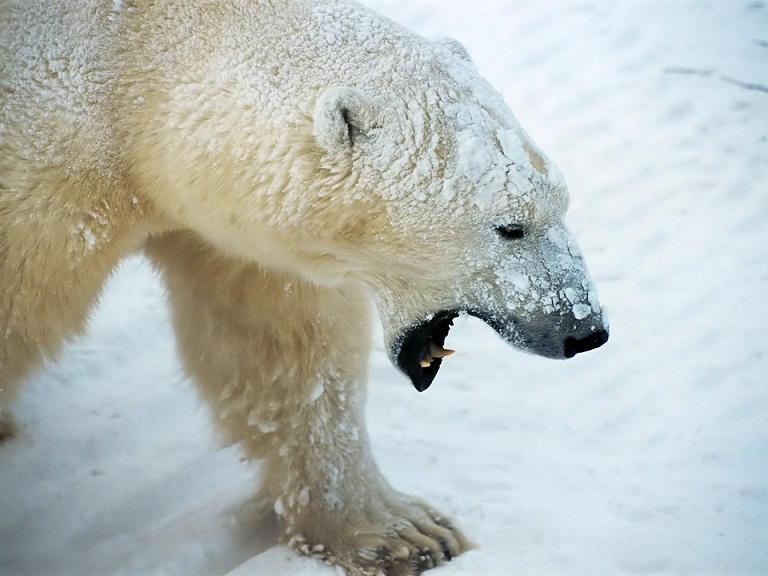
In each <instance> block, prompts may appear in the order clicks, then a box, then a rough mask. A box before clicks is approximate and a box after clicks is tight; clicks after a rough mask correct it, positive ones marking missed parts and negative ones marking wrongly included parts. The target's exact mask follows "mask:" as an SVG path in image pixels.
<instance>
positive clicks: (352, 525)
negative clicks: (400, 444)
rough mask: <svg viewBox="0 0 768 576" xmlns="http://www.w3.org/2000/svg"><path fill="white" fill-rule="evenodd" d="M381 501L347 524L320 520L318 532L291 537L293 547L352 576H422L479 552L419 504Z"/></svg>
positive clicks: (398, 498)
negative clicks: (467, 554)
mask: <svg viewBox="0 0 768 576" xmlns="http://www.w3.org/2000/svg"><path fill="white" fill-rule="evenodd" d="M375 500H376V501H374V502H369V503H368V506H365V507H364V508H360V509H357V510H354V511H349V512H348V513H347V516H346V518H345V519H344V521H343V522H338V521H337V520H338V519H333V520H330V521H327V522H326V521H324V520H320V519H318V518H315V519H314V520H313V522H312V525H313V526H314V527H315V530H311V529H310V530H306V528H308V526H306V524H305V530H303V531H302V533H294V534H292V535H290V536H289V545H290V546H291V548H293V549H294V550H296V551H297V552H299V553H301V554H304V555H307V556H313V557H316V558H319V559H321V560H323V561H324V562H326V563H328V564H333V565H336V566H339V567H341V568H343V569H344V570H345V571H346V573H347V575H348V576H417V575H419V574H421V573H422V572H424V571H425V570H428V569H430V568H434V567H436V566H439V565H440V564H444V563H445V562H448V561H450V560H451V559H452V558H454V557H456V556H458V555H459V554H461V553H462V552H465V551H466V550H468V549H469V548H471V547H472V546H473V545H472V544H471V543H470V542H469V541H468V540H467V539H466V538H465V537H464V535H463V534H462V533H461V531H460V530H459V529H458V528H456V527H455V526H454V525H453V523H452V522H451V521H450V520H449V519H448V518H447V517H446V516H444V515H443V514H441V513H439V512H437V511H436V510H434V509H432V508H431V507H430V506H428V505H427V504H425V503H424V502H422V501H420V500H418V499H416V498H412V497H409V496H406V495H404V494H400V493H397V492H394V491H392V490H388V491H387V493H386V494H379V495H378V498H376V499H375ZM318 520H319V521H318ZM310 533H312V536H309V534H310Z"/></svg>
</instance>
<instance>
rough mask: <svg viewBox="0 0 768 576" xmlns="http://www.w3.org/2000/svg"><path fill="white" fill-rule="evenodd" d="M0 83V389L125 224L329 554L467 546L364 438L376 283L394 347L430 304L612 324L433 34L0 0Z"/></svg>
mask: <svg viewBox="0 0 768 576" xmlns="http://www.w3.org/2000/svg"><path fill="white" fill-rule="evenodd" d="M0 102H1V103H2V109H1V112H0V407H2V412H1V413H0V414H2V415H5V414H7V410H8V405H9V404H10V403H11V401H12V400H13V397H14V393H15V392H16V391H17V389H18V387H19V385H20V383H21V382H22V381H23V380H24V379H25V377H27V376H28V375H29V374H30V372H31V371H32V370H33V369H34V367H35V366H37V365H39V364H40V362H41V361H42V360H43V358H45V357H51V356H54V355H55V354H56V352H57V350H58V349H59V347H60V345H61V343H62V341H63V340H65V339H67V338H68V337H71V336H72V335H73V334H76V333H77V332H78V331H80V330H82V328H83V325H84V322H85V319H86V317H87V314H88V311H89V309H90V308H91V306H92V305H93V302H94V300H95V298H96V297H97V295H98V293H99V291H100V289H101V287H102V284H103V282H104V280H105V278H106V277H107V276H108V275H109V274H110V271H111V270H112V269H113V268H114V266H115V264H116V263H117V262H118V261H119V260H120V259H121V258H122V257H123V256H125V255H126V254H128V253H130V252H133V251H136V250H146V252H147V254H148V255H149V256H150V257H151V258H152V259H153V261H154V262H155V264H156V265H157V267H158V268H159V269H160V270H162V272H163V274H164V278H165V280H166V282H167V286H168V291H169V295H170V301H171V304H172V307H173V312H174V323H175V328H176V332H177V337H178V341H179V347H180V350H181V354H182V357H183V359H184V362H185V365H186V369H187V370H188V372H189V374H190V375H191V376H192V377H193V379H194V380H195V382H196V383H197V384H198V386H199V388H200V391H201V394H202V396H203V397H204V398H205V399H206V400H207V402H208V403H209V404H210V406H211V409H212V413H213V415H214V417H215V418H216V420H217V422H219V423H220V425H221V428H222V430H223V431H224V432H225V433H226V434H227V435H228V437H229V438H230V439H231V440H233V441H237V442H240V443H241V444H242V446H243V447H244V450H245V451H246V453H247V455H248V457H250V458H264V459H266V469H267V473H266V475H265V480H264V494H265V495H266V496H267V497H269V498H270V499H271V501H273V502H274V506H275V510H276V512H277V514H278V515H279V516H280V517H281V519H282V526H283V531H284V537H285V539H286V541H288V542H290V543H291V544H292V545H293V546H294V547H295V548H296V549H297V550H299V551H300V552H303V553H306V554H313V555H317V556H320V557H322V558H325V559H327V560H328V561H331V562H333V563H335V564H337V565H339V566H342V567H344V568H345V569H346V570H347V571H348V572H349V573H350V574H377V573H380V572H383V573H386V574H399V575H404V574H418V573H420V572H421V571H423V570H424V569H426V568H429V567H431V566H433V565H436V564H439V563H441V562H443V561H446V560H449V559H450V558H451V557H452V556H455V555H457V554H460V553H461V552H462V551H464V550H466V549H467V547H468V541H467V540H466V539H465V538H464V536H462V534H461V533H460V532H459V531H458V530H457V529H456V528H455V527H454V526H453V525H452V523H451V522H450V521H449V520H448V519H447V518H445V517H444V516H442V515H441V514H439V513H438V512H436V511H434V510H432V509H431V508H430V507H428V506H427V505H426V504H424V503H422V502H420V501H418V500H416V499H413V498H411V497H408V496H405V495H403V494H399V493H397V492H395V491H394V490H393V489H392V488H391V487H390V486H389V485H388V484H387V482H386V480H385V479H384V478H383V477H382V476H381V474H380V472H379V471H378V469H377V468H376V465H375V463H374V461H373V458H372V456H371V453H370V448H369V445H368V440H367V437H366V431H365V426H364V422H363V414H364V410H363V405H364V401H365V381H366V370H367V358H368V353H369V349H370V335H369V332H370V321H371V312H372V306H371V304H370V302H371V299H372V300H373V301H374V302H375V304H376V306H377V308H378V312H379V316H380V318H381V320H382V323H383V326H384V333H385V337H386V339H387V346H388V349H389V350H390V353H391V354H392V357H393V361H395V362H396V363H398V365H399V366H400V367H401V368H403V369H404V370H405V371H406V372H408V370H409V366H410V365H408V366H406V363H407V362H408V360H407V359H408V358H410V357H409V356H408V355H407V354H406V355H401V352H402V351H403V350H404V349H405V348H406V347H408V346H411V342H412V340H409V338H410V335H412V334H415V333H418V329H420V328H423V327H424V326H428V325H430V324H429V323H430V322H432V321H433V319H434V318H437V316H436V315H437V314H442V313H444V312H445V311H466V312H469V313H472V314H476V315H478V316H480V317H481V318H483V319H484V320H486V321H488V322H489V323H490V324H491V325H492V326H493V327H494V328H496V329H497V330H498V331H499V333H500V334H501V335H502V336H503V337H504V338H506V339H507V340H508V341H510V342H511V343H512V344H515V345H517V346H519V347H521V348H523V349H528V350H530V351H532V352H536V353H539V354H543V355H546V356H552V357H562V356H564V355H569V354H568V353H567V347H566V352H565V353H564V352H563V342H564V341H565V340H567V339H570V340H571V341H573V342H583V341H588V342H589V343H590V344H589V345H588V346H586V345H579V346H581V349H588V348H589V347H594V346H596V345H599V344H601V343H602V341H604V339H605V338H606V337H607V332H606V331H605V327H604V321H603V318H602V311H601V308H600V305H599V303H598V301H597V298H596V296H595V292H594V289H593V288H592V285H591V282H590V281H589V277H588V274H587V272H586V268H585V266H584V263H583V260H582V258H581V256H580V254H579V252H578V248H577V247H576V245H575V243H574V241H573V240H572V238H571V236H570V235H569V233H568V232H567V230H566V229H565V227H564V225H563V216H564V213H565V210H566V206H567V194H566V189H565V186H564V184H563V183H562V181H561V179H560V177H559V175H558V173H557V170H556V169H555V168H554V167H553V166H552V165H551V164H550V163H549V161H548V160H547V159H546V158H545V156H544V155H543V154H542V153H541V152H540V151H539V150H538V149H537V148H536V146H535V145H534V144H533V143H532V141H531V140H530V139H529V138H528V136H527V135H526V134H525V132H524V131H523V130H522V129H521V128H520V126H519V125H518V123H517V121H516V120H515V118H514V116H513V115H512V113H511V112H510V111H509V110H508V108H507V107H506V106H505V105H504V103H503V102H502V100H501V98H500V97H499V95H498V94H496V93H495V92H494V91H493V90H492V89H491V88H490V87H489V86H488V85H487V84H486V83H485V82H484V81H483V80H482V79H481V78H480V77H479V76H478V75H477V72H476V71H475V69H474V67H473V66H472V63H471V61H470V60H469V57H468V55H467V54H466V51H465V50H464V49H463V47H461V45H459V44H458V43H457V42H455V41H452V40H446V41H441V42H437V43H431V42H427V41H425V40H423V39H421V38H419V37H417V36H415V35H413V34H411V33H409V32H408V31H406V30H404V29H402V28H400V27H398V26H396V25H394V24H392V23H391V22H389V21H387V20H385V19H384V18H382V17H380V16H378V15H376V14H374V13H372V12H370V11H368V10H366V9H364V8H362V7H360V6H358V5H356V4H354V3H351V2H343V1H340V2H335V1H320V2H311V1H308V0H293V1H284V2H269V1H256V0H227V1H212V0H200V1H191V0H160V1H157V2H149V1H143V0H131V1H121V2H115V1H112V0H86V1H83V2H65V1H63V0H0ZM413 342H415V340H414V341H413ZM417 344H418V343H417ZM417 344H413V345H414V346H417ZM438 344H441V342H438ZM581 349H579V350H577V351H581ZM425 350H427V348H425ZM417 352H418V350H417ZM414 360H415V362H416V364H415V365H414V366H415V367H411V368H413V371H412V372H409V375H410V376H411V378H412V379H413V380H414V384H416V385H417V387H419V388H420V389H422V388H423V387H425V386H426V385H429V382H431V378H432V377H434V372H436V367H439V363H440V360H439V359H432V358H430V357H426V359H425V357H424V356H423V355H422V356H421V359H420V360H419V357H418V356H414ZM419 362H422V363H424V362H426V364H427V365H430V362H432V364H431V365H432V366H433V367H435V368H434V370H433V372H432V373H431V374H430V376H429V379H428V381H426V380H425V381H422V380H420V378H421V376H420V375H419V374H420V372H419V370H421V368H420V367H419ZM423 365H424V364H422V366H423ZM3 418H6V416H3ZM3 421H4V422H7V421H9V420H3ZM8 429H9V426H8V425H6V424H0V433H7V431H8Z"/></svg>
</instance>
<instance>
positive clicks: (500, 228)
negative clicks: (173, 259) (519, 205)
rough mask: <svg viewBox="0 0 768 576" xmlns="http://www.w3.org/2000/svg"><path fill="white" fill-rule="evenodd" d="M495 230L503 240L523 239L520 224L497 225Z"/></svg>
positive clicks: (523, 229)
mask: <svg viewBox="0 0 768 576" xmlns="http://www.w3.org/2000/svg"><path fill="white" fill-rule="evenodd" d="M495 230H496V233H497V234H498V235H499V236H501V237H502V238H504V240H520V239H521V238H524V237H525V227H524V226H523V225H522V224H499V225H497V226H496V228H495Z"/></svg>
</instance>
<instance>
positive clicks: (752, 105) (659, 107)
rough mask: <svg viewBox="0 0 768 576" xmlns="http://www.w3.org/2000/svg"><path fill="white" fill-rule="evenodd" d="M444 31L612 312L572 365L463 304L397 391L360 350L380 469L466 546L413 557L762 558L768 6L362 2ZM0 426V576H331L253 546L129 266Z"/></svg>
mask: <svg viewBox="0 0 768 576" xmlns="http://www.w3.org/2000/svg"><path fill="white" fill-rule="evenodd" d="M368 4H370V5H371V6H372V7H374V8H375V9H377V10H379V11H381V12H383V13H385V14H387V15H389V16H391V17H393V18H394V19H396V20H398V21H399V22H401V23H403V24H405V25H407V26H408V27H410V28H412V29H414V30H416V31H418V32H419V33H421V34H423V35H425V36H427V37H432V38H437V37H441V36H445V35H450V36H454V37H456V38H458V39H460V40H461V41H462V42H464V44H465V45H466V46H467V47H468V48H469V50H470V52H471V53H472V55H473V57H474V59H475V62H476V64H477V65H478V67H479V68H480V70H481V71H482V73H483V74H484V75H486V76H487V77H488V78H489V79H490V80H491V81H492V83H493V84H494V85H495V86H496V87H497V88H498V89H499V90H500V91H501V92H502V93H503V94H504V96H505V98H506V100H507V102H508V103H509V104H510V105H511V107H512V109H513V110H514V111H515V112H516V114H517V116H518V118H519V119H520V121H521V123H522V124H523V126H524V127H525V128H526V129H527V130H528V132H529V133H530V134H531V135H532V136H533V137H534V139H535V140H536V141H537V142H538V144H539V145H540V146H541V147H542V148H543V149H544V150H545V151H546V152H547V153H548V154H549V156H550V157H551V158H552V159H553V160H554V161H555V162H556V163H557V164H558V165H559V167H560V168H561V170H562V171H563V172H564V173H565V175H566V179H567V180H568V182H569V184H570V187H571V193H572V207H571V211H570V215H569V224H570V226H571V228H572V230H573V231H574V232H575V234H576V236H577V237H578V239H579V240H580V243H581V246H582V249H583V251H584V252H585V254H586V256H587V259H588V261H589V263H590V268H591V270H592V272H593V276H594V279H595V281H596V284H597V286H598V290H599V291H600V295H601V299H602V301H603V303H604V304H605V305H606V306H607V308H608V310H609V312H610V317H611V324H612V334H611V341H610V342H609V344H608V345H607V346H606V347H604V348H602V349H600V350H598V351H595V352H592V353H590V354H586V355H584V356H581V357H577V358H575V359H574V360H572V361H568V362H554V361H548V360H544V359H540V358H535V357H529V356H526V355H523V354H521V353H519V352H516V351H514V350H512V349H510V348H507V347H506V346H505V345H504V344H502V343H501V342H499V341H498V339H497V338H496V336H495V335H494V334H493V333H492V332H491V331H490V329H488V328H486V327H485V326H483V325H482V324H480V323H479V322H476V321H472V320H465V321H462V322H460V324H459V325H458V326H457V327H456V328H455V329H454V331H453V332H452V333H451V336H450V338H449V345H450V347H451V348H456V349H458V350H459V353H457V354H456V355H455V356H454V357H451V358H450V359H449V360H447V361H446V363H445V364H444V368H443V371H442V372H441V374H440V376H439V377H438V379H437V381H436V382H435V384H434V385H433V386H432V388H430V389H429V391H427V392H426V393H424V394H417V393H416V392H414V391H413V390H412V389H411V388H410V384H409V383H408V382H407V381H406V380H405V379H404V378H403V377H402V376H400V375H399V374H398V373H397V372H396V371H395V370H394V369H393V368H392V367H391V366H390V365H389V363H388V361H387V359H386V358H385V356H384V353H383V350H382V349H381V348H379V349H378V350H377V352H376V354H375V356H374V361H373V365H372V373H371V377H372V384H371V394H370V405H369V413H370V416H369V419H370V430H371V435H372V438H373V442H374V445H375V450H376V453H377V455H378V458H379V461H380V464H381V466H382V468H383V469H384V471H385V473H386V474H387V476H388V477H389V478H390V480H391V481H392V482H393V483H394V484H395V485H396V486H397V487H398V488H400V489H402V490H406V491H410V492H413V493H417V494H420V495H422V496H424V497H427V498H428V499H429V500H431V501H432V502H433V503H434V504H435V505H436V506H439V507H441V508H443V509H444V510H446V511H447V512H450V513H452V514H453V515H454V516H455V517H456V519H457V520H458V521H459V522H460V524H461V525H462V526H463V527H464V528H465V530H466V532H467V533H468V534H469V535H470V536H471V537H472V538H473V539H474V540H475V541H476V542H477V543H478V544H479V545H480V546H479V548H477V549H476V550H474V551H472V552H470V553H468V554H466V555H464V556H462V557H460V558H458V559H457V560H455V561H454V562H452V563H451V564H449V565H447V566H445V567H443V568H440V569H437V570H435V571H434V572H433V573H434V574H435V576H438V575H441V574H442V575H443V576H449V575H451V574H454V575H458V574H462V575H466V574H471V575H473V576H474V575H488V576H507V575H510V574H562V575H582V574H583V575H594V574H611V575H625V574H626V575H636V574H667V575H698V574H713V575H718V574H723V575H725V574H728V575H733V574H736V575H738V574H755V575H757V574H766V573H768V353H767V352H766V342H767V341H768V297H767V296H766V295H767V294H768V88H767V87H768V3H766V2H762V1H750V0H675V1H672V0H643V1H642V2H641V1H639V0H631V1H626V2H620V1H619V0H610V1H609V0H603V1H600V2H597V1H587V0H581V1H571V2H569V1H566V0H558V1H554V0H553V1H548V2H538V1H536V0H506V1H501V0H497V1H495V2H491V1H488V2H470V1H468V0H467V1H464V2H458V1H456V2H438V1H437V0H369V1H368ZM16 412H17V417H18V419H19V420H20V421H21V422H22V423H23V425H24V428H23V430H22V434H21V435H20V437H18V438H17V439H15V440H14V441H12V442H10V443H6V444H5V445H3V446H0V475H1V476H2V478H1V479H0V574H2V575H3V576H22V575H30V576H53V575H56V576H62V575H63V576H69V575H75V574H76V575H78V576H87V575H94V576H95V575H99V576H104V575H112V574H125V575H128V574H130V575H134V574H136V575H143V574H174V575H175V574H179V575H182V574H183V575H185V576H197V575H201V576H202V575H206V576H209V575H210V576H213V575H224V574H227V573H230V574H231V575H236V576H245V575H253V574H259V575H262V574H263V575H269V576H283V575H285V576H287V575H292V576H293V575H299V576H325V575H327V576H330V575H332V574H335V572H334V570H332V569H330V568H327V567H325V566H322V565H320V564H318V563H316V562H314V561H312V560H303V559H298V558H295V557H294V556H292V555H291V554H290V553H289V552H287V551H286V550H285V549H284V548H281V547H273V543H274V529H273V527H271V526H270V525H269V524H268V523H267V522H265V521H263V520H260V519H259V517H258V514H257V513H256V511H255V510H254V509H253V507H252V506H249V505H248V499H249V496H250V494H251V493H252V492H253V488H254V483H255V480H254V478H255V476H256V474H257V472H258V470H257V466H255V465H249V464H244V463H242V462H240V460H239V455H238V452H237V450H236V449H235V448H226V449H219V448H218V447H217V443H216V439H215V437H214V436H213V433H212V431H211V428H210V426H209V423H208V420H207V415H206V413H205V410H204V408H203V407H201V406H200V405H199V404H198V402H197V400H196V398H195V395H194V392H193V390H192V387H191V386H190V384H189V383H188V382H187V381H185V379H184V376H183V375H182V374H181V372H180V370H179V366H178V363H177V361H176V359H175V357H174V348H173V341H172V337H171V332H170V330H169V327H168V319H167V315H166V311H165V308H164V305H163V296H162V291H161V287H160V285H159V283H158V281H157V279H156V278H155V277H154V276H153V274H152V273H151V271H150V270H149V268H148V267H147V265H146V264H145V263H144V262H143V261H142V260H140V259H132V260H130V261H128V262H126V263H125V265H124V266H123V267H122V268H121V269H120V271H119V272H118V273H117V274H116V275H115V277H114V278H113V280H112V281H111V282H110V284H109V286H108V289H107V290H106V292H105V294H104V297H103V301H102V305H101V307H100V308H99V310H98V311H97V312H96V313H95V314H94V316H93V319H92V322H91V325H90V330H89V331H88V333H87V335H86V336H85V337H84V338H82V339H80V340H78V341H77V342H75V343H73V344H72V345H71V346H69V348H68V349H67V352H66V354H64V356H63V357H62V358H61V359H60V361H58V362H56V363H55V364H52V365H50V366H48V367H47V369H46V370H45V371H44V372H43V373H41V374H38V375H36V376H35V377H34V378H33V379H32V381H31V382H30V383H29V386H28V387H27V388H26V390H25V393H24V395H23V398H22V399H21V402H20V404H19V405H18V406H17V411H16Z"/></svg>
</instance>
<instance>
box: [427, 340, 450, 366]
mask: <svg viewBox="0 0 768 576" xmlns="http://www.w3.org/2000/svg"><path fill="white" fill-rule="evenodd" d="M454 352H456V350H449V349H448V348H443V347H442V346H438V345H437V344H435V343H434V342H430V343H429V351H428V352H427V355H426V356H425V357H424V358H422V359H421V362H419V364H421V367H422V368H429V367H430V366H431V365H432V360H434V359H435V358H445V357H446V356H450V355H451V354H453V353H454Z"/></svg>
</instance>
